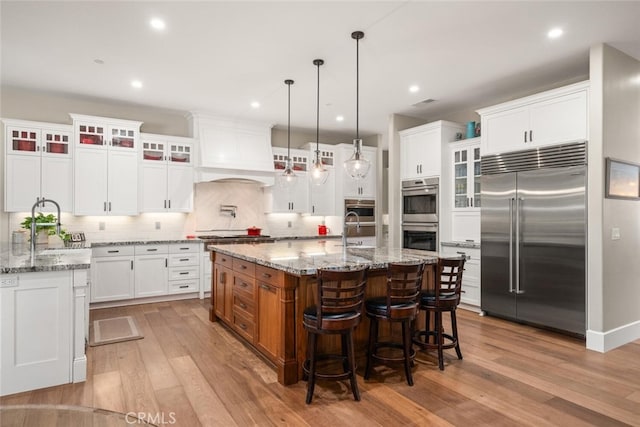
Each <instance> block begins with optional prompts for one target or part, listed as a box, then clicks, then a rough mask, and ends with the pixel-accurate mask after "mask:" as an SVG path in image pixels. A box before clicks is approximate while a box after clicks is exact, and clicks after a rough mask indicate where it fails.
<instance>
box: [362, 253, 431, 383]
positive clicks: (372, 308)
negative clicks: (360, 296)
mask: <svg viewBox="0 0 640 427" xmlns="http://www.w3.org/2000/svg"><path fill="white" fill-rule="evenodd" d="M423 273H424V263H422V262H419V263H411V264H407V263H389V267H388V270H387V294H386V296H381V297H376V298H369V299H367V300H366V301H365V303H364V306H365V312H366V314H367V317H368V318H369V319H370V320H371V327H370V328H369V350H368V352H367V366H366V369H365V373H364V379H365V380H367V379H369V376H370V375H371V368H372V364H373V363H372V362H373V360H379V361H382V362H404V372H405V375H406V377H407V383H408V384H409V385H410V386H412V385H413V376H412V375H411V366H412V364H413V363H412V362H413V359H414V357H415V355H416V352H415V350H413V348H412V345H411V344H412V342H411V340H412V337H411V323H412V322H413V320H414V319H415V317H416V315H417V313H418V304H419V299H418V297H419V295H420V288H421V287H422V275H423ZM381 320H386V321H388V322H401V323H402V342H394V341H382V342H380V341H378V321H381ZM380 348H396V349H402V356H391V355H389V356H383V355H382V354H380V353H378V349H380Z"/></svg>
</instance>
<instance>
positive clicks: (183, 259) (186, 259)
mask: <svg viewBox="0 0 640 427" xmlns="http://www.w3.org/2000/svg"><path fill="white" fill-rule="evenodd" d="M180 261H181V262H182V261H189V258H180Z"/></svg>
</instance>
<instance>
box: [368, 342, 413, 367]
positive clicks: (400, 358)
mask: <svg viewBox="0 0 640 427" xmlns="http://www.w3.org/2000/svg"><path fill="white" fill-rule="evenodd" d="M380 348H395V349H398V350H401V351H402V350H404V346H403V345H402V343H397V342H390V341H382V342H378V343H376V344H375V348H374V350H373V354H372V355H371V358H373V359H376V360H379V361H383V362H404V353H403V354H402V355H400V356H397V357H395V356H380V355H378V349H380ZM415 357H416V350H415V349H413V348H412V349H411V352H410V353H409V358H410V359H411V361H413V360H414V359H415Z"/></svg>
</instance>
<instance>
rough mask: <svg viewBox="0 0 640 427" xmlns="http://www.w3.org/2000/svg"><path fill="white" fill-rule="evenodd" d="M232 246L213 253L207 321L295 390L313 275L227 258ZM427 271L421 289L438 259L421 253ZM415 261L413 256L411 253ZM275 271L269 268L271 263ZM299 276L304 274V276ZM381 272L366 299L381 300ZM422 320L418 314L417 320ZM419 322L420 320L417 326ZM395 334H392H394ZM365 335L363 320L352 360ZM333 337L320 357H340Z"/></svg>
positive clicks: (374, 271) (376, 269)
mask: <svg viewBox="0 0 640 427" xmlns="http://www.w3.org/2000/svg"><path fill="white" fill-rule="evenodd" d="M232 246H235V245H230V246H225V247H224V250H223V251H222V250H221V251H219V250H218V247H215V248H212V249H213V250H212V251H211V261H212V265H213V276H212V289H211V308H210V312H209V319H210V320H211V321H212V322H216V321H218V320H220V321H222V322H224V323H225V324H226V325H227V326H229V327H230V328H231V330H232V331H234V332H235V333H236V334H237V335H238V336H239V337H240V338H241V339H243V340H244V341H245V342H247V343H248V344H249V345H250V346H251V347H252V348H254V349H255V350H256V351H257V352H259V353H260V354H261V355H263V356H264V357H265V358H267V359H268V360H269V361H271V362H272V363H273V364H274V365H275V366H276V369H277V372H278V382H279V383H281V384H284V385H289V384H295V383H296V382H298V381H299V380H300V379H302V375H303V373H302V365H303V362H304V360H305V358H306V353H307V335H306V332H305V330H304V328H303V326H302V313H303V311H304V309H305V308H306V307H308V306H309V305H313V304H314V303H315V301H314V295H315V293H314V287H315V285H316V277H315V270H314V271H313V273H311V274H294V273H291V272H289V271H285V270H284V269H283V270H280V269H277V268H272V267H267V266H265V265H261V264H259V263H258V262H259V261H258V260H257V259H256V261H258V262H251V261H249V260H248V259H247V258H250V257H247V256H244V255H242V254H239V256H232V255H230V253H234V252H233V248H232ZM262 246H264V245H262ZM425 254H427V255H426V256H422V257H420V258H423V259H424V260H425V261H426V262H427V263H429V265H427V268H426V269H425V274H424V281H423V287H427V286H431V287H432V286H433V283H434V267H435V262H437V255H435V254H434V253H432V252H431V253H430V252H425ZM412 255H413V256H414V258H413V260H415V251H413V252H412ZM270 264H271V265H274V263H273V262H271V263H270ZM304 273H309V271H308V270H305V271H304ZM385 274H386V268H385V267H384V266H380V265H379V264H377V265H372V268H371V270H370V273H369V279H368V281H367V290H366V297H367V298H368V297H374V296H381V295H384V294H385V292H386V278H385ZM422 315H423V314H422ZM418 321H420V320H418ZM392 327H393V328H394V329H393V330H390V326H389V325H384V327H381V330H380V335H381V336H389V335H390V334H392V333H393V334H399V333H401V331H400V329H399V326H398V325H393V326H392ZM396 328H397V330H396ZM368 333H369V319H367V318H366V316H365V317H363V319H362V322H361V323H360V325H359V326H358V327H357V328H356V331H355V334H354V341H355V348H356V355H357V357H358V358H360V357H362V356H364V354H365V352H366V345H367V340H368ZM339 348H340V340H339V337H336V336H323V337H322V339H321V340H320V341H319V349H320V351H321V352H336V351H339Z"/></svg>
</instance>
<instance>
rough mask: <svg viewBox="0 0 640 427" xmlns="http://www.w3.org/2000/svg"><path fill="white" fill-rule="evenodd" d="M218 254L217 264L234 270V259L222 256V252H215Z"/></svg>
mask: <svg viewBox="0 0 640 427" xmlns="http://www.w3.org/2000/svg"><path fill="white" fill-rule="evenodd" d="M213 253H215V254H216V261H215V262H216V264H220V265H224V266H225V267H227V268H229V269H232V268H233V257H230V256H229V255H225V254H221V253H220V252H213Z"/></svg>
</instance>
